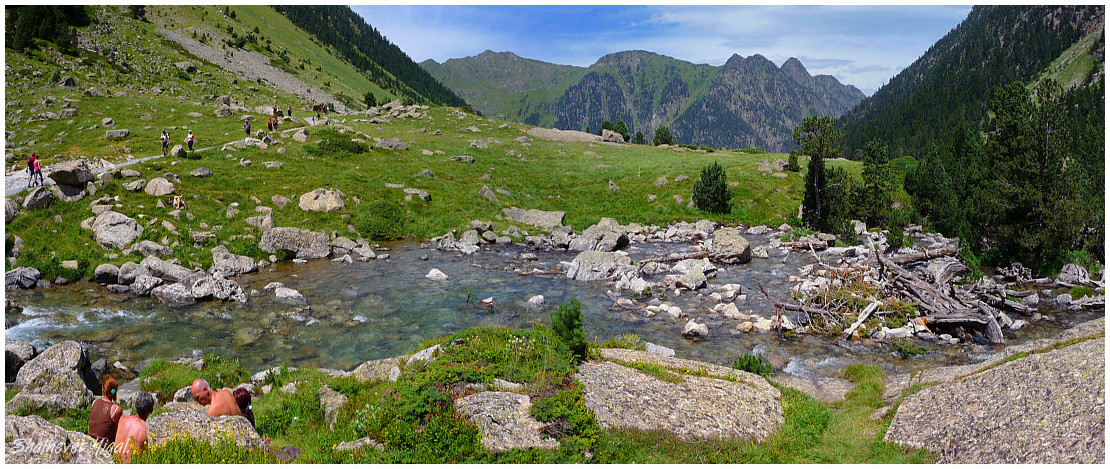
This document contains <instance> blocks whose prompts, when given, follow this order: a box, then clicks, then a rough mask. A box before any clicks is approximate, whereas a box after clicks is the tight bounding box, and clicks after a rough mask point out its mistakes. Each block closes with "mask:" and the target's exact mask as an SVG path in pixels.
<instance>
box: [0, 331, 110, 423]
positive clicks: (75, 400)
mask: <svg viewBox="0 0 1110 469" xmlns="http://www.w3.org/2000/svg"><path fill="white" fill-rule="evenodd" d="M15 384H16V386H19V387H20V388H21V389H20V392H19V394H16V396H15V397H13V398H12V400H11V402H9V403H8V406H7V408H9V409H18V408H19V407H20V406H22V405H29V406H41V407H46V408H49V409H52V410H61V409H82V408H84V407H86V406H88V405H89V404H91V403H92V400H93V393H92V391H91V389H96V390H98V391H99V388H100V385H99V383H98V382H97V381H96V376H95V375H94V374H93V372H92V369H91V367H90V366H89V353H88V350H87V349H86V348H85V346H84V345H82V344H79V343H77V342H73V341H65V342H62V343H59V344H57V345H54V346H52V347H50V348H48V349H46V350H44V351H43V352H42V353H41V354H39V356H37V357H35V358H33V359H31V360H30V361H28V362H27V363H25V364H24V365H23V367H22V368H20V369H19V372H18V373H17V374H16V377H15Z"/></svg>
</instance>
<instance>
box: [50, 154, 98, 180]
mask: <svg viewBox="0 0 1110 469" xmlns="http://www.w3.org/2000/svg"><path fill="white" fill-rule="evenodd" d="M47 177H49V178H50V179H53V180H54V182H56V183H58V184H65V185H69V186H79V187H83V186H84V185H85V184H86V183H88V182H90V181H92V180H93V179H94V178H93V173H92V170H91V169H89V163H88V161H86V160H85V159H84V158H82V159H79V160H74V161H63V162H61V163H55V164H54V165H52V166H51V167H50V174H49V175H47Z"/></svg>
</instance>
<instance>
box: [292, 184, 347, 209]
mask: <svg viewBox="0 0 1110 469" xmlns="http://www.w3.org/2000/svg"><path fill="white" fill-rule="evenodd" d="M342 196H343V193H342V192H340V191H337V190H333V189H316V190H314V191H312V192H308V193H305V194H301V198H300V201H299V202H298V204H297V205H298V206H299V207H301V210H304V211H306V212H332V211H335V210H342V209H343V208H344V205H343V199H342Z"/></svg>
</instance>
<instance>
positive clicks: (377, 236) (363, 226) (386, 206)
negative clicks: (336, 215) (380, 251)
mask: <svg viewBox="0 0 1110 469" xmlns="http://www.w3.org/2000/svg"><path fill="white" fill-rule="evenodd" d="M365 205H366V208H365V209H363V210H362V211H360V212H359V213H358V214H357V215H356V216H355V228H357V229H358V231H359V232H360V233H362V234H363V236H366V237H367V238H370V239H373V240H378V241H381V240H390V239H398V238H402V237H404V236H405V230H406V226H405V214H404V212H403V211H402V210H401V206H400V205H398V204H397V203H395V202H387V201H384V200H376V201H374V202H370V203H367V204H365Z"/></svg>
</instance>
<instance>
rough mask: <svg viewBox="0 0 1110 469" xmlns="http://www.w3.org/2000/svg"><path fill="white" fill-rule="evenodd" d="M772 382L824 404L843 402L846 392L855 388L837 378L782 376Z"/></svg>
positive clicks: (852, 384)
mask: <svg viewBox="0 0 1110 469" xmlns="http://www.w3.org/2000/svg"><path fill="white" fill-rule="evenodd" d="M774 381H775V382H776V383H779V384H781V385H783V386H786V387H788V388H794V389H796V390H798V391H801V392H803V393H805V394H807V395H808V396H809V397H812V398H814V399H816V400H818V401H821V402H824V403H826V404H831V403H833V402H839V401H843V400H844V399H845V398H846V396H847V394H848V392H850V391H851V390H853V389H855V388H856V383H853V382H851V381H848V380H844V379H838V378H802V377H799V376H793V375H782V376H776V377H775V378H774Z"/></svg>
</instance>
